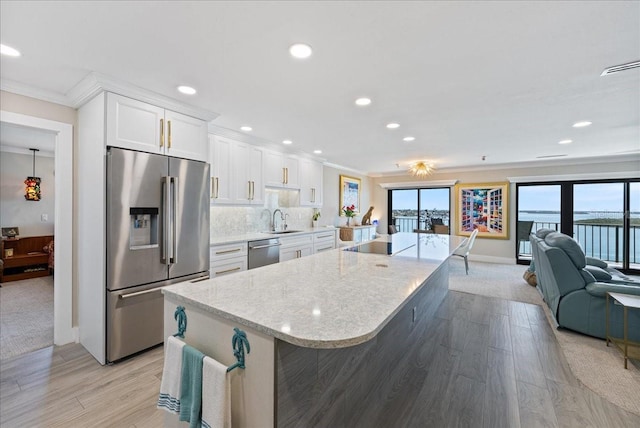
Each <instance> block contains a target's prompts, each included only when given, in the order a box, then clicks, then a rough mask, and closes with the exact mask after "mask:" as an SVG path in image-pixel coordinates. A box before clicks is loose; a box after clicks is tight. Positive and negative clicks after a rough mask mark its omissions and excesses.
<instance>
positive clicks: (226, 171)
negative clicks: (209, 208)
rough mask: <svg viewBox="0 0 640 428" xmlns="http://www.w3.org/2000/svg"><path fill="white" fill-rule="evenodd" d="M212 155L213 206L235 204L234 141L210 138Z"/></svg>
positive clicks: (211, 136)
mask: <svg viewBox="0 0 640 428" xmlns="http://www.w3.org/2000/svg"><path fill="white" fill-rule="evenodd" d="M209 142H210V145H211V147H210V149H209V152H210V154H211V157H210V160H209V163H210V164H211V192H210V198H211V203H212V204H234V203H235V202H236V200H235V194H234V193H233V191H232V190H233V184H234V183H233V178H232V175H231V174H232V163H231V159H232V154H233V146H234V144H233V141H232V140H228V139H226V138H219V137H215V136H213V135H210V136H209Z"/></svg>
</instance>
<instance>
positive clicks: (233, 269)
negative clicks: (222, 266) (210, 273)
mask: <svg viewBox="0 0 640 428" xmlns="http://www.w3.org/2000/svg"><path fill="white" fill-rule="evenodd" d="M237 270H240V267H239V266H238V267H234V268H232V269H227V270H221V271H220V272H216V275H220V274H223V273H229V272H235V271H237Z"/></svg>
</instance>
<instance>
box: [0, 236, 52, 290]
mask: <svg viewBox="0 0 640 428" xmlns="http://www.w3.org/2000/svg"><path fill="white" fill-rule="evenodd" d="M51 241H53V235H45V236H28V237H23V238H17V239H3V240H2V246H1V250H2V253H1V255H2V261H3V262H4V267H3V270H2V275H1V276H0V282H10V281H19V280H21V279H28V278H38V277H41V276H48V275H49V254H47V253H45V252H44V251H43V247H44V246H45V245H47V244H48V243H49V242H51ZM6 250H13V255H12V256H8V257H7V256H6Z"/></svg>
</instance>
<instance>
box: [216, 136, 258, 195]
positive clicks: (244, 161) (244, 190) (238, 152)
mask: <svg viewBox="0 0 640 428" xmlns="http://www.w3.org/2000/svg"><path fill="white" fill-rule="evenodd" d="M209 140H210V143H211V149H210V153H211V157H210V160H209V162H210V163H211V203H212V204H234V205H262V204H263V203H264V185H263V181H262V162H263V152H262V149H261V148H259V147H256V146H253V145H251V144H246V143H241V142H239V141H235V140H231V139H229V138H225V137H219V136H214V135H210V136H209Z"/></svg>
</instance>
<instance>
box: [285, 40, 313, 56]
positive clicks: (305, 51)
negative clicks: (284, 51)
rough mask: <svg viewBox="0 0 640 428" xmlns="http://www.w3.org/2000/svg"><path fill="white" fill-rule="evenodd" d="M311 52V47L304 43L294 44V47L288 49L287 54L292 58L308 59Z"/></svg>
mask: <svg viewBox="0 0 640 428" xmlns="http://www.w3.org/2000/svg"><path fill="white" fill-rule="evenodd" d="M311 52H312V50H311V46H309V45H306V44H304V43H296V44H295V45H291V47H290V48H289V53H290V54H291V56H292V57H294V58H300V59H304V58H309V57H310V56H311Z"/></svg>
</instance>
